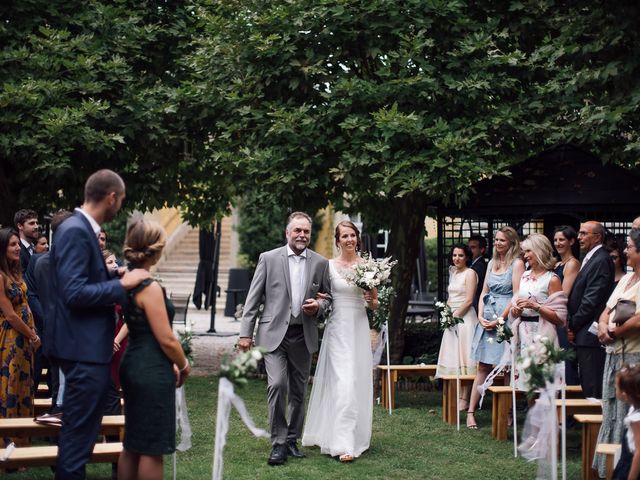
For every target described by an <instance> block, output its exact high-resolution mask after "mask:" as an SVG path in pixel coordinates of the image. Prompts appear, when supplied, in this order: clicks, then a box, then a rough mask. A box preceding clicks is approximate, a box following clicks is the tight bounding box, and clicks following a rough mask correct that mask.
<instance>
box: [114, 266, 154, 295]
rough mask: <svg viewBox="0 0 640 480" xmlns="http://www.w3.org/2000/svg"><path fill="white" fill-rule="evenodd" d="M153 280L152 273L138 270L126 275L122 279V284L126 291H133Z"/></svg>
mask: <svg viewBox="0 0 640 480" xmlns="http://www.w3.org/2000/svg"><path fill="white" fill-rule="evenodd" d="M147 278H151V272H149V271H148V270H145V269H143V268H136V269H134V270H131V271H130V272H127V273H125V274H124V275H123V276H122V278H121V279H120V283H121V284H122V286H123V287H124V289H125V290H131V289H132V288H135V287H137V286H138V285H140V282H142V281H143V280H146V279H147Z"/></svg>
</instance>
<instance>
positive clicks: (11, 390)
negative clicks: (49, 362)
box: [0, 281, 33, 447]
mask: <svg viewBox="0 0 640 480" xmlns="http://www.w3.org/2000/svg"><path fill="white" fill-rule="evenodd" d="M5 293H6V294H7V297H8V298H9V301H10V302H11V304H12V305H13V310H14V312H15V313H16V314H17V315H18V317H20V318H21V319H22V321H23V322H24V323H26V324H27V325H28V326H29V327H31V328H33V316H32V315H31V310H29V305H28V304H27V286H26V284H25V283H24V282H15V281H12V282H11V285H10V286H9V288H8V289H7V290H6V292H5ZM32 361H33V354H32V352H31V348H30V347H29V342H28V341H27V339H26V338H25V337H24V336H23V335H22V334H21V333H19V332H18V331H17V330H16V329H14V328H13V327H12V326H11V324H10V323H9V321H8V320H7V318H6V316H5V314H4V313H3V312H2V311H1V310H0V418H19V417H32V416H33V403H32V401H31V398H32V385H31V382H32V378H33V377H32V376H33V364H32ZM3 441H4V444H5V445H4V446H5V447H6V446H7V445H8V444H9V443H10V442H12V441H13V442H14V443H15V444H16V445H17V446H22V445H24V444H25V439H22V440H19V439H11V438H8V437H5V438H3Z"/></svg>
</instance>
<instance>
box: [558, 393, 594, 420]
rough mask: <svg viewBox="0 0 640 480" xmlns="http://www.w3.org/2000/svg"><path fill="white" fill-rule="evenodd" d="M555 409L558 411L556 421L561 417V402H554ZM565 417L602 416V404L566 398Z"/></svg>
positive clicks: (583, 399)
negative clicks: (581, 415)
mask: <svg viewBox="0 0 640 480" xmlns="http://www.w3.org/2000/svg"><path fill="white" fill-rule="evenodd" d="M556 408H557V409H558V421H560V418H561V417H560V416H561V415H562V400H560V399H557V400H556ZM566 410H567V417H568V416H569V415H579V414H585V415H589V414H595V415H597V414H602V403H600V401H599V400H598V401H595V402H594V401H591V400H587V399H586V398H567V400H566Z"/></svg>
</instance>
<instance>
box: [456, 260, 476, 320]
mask: <svg viewBox="0 0 640 480" xmlns="http://www.w3.org/2000/svg"><path fill="white" fill-rule="evenodd" d="M469 271H470V272H472V274H473V275H472V274H469V273H467V276H466V277H465V279H464V288H465V297H464V302H462V305H460V306H459V307H458V308H456V310H455V312H453V316H454V317H464V316H465V315H466V314H467V312H468V311H469V309H470V308H471V305H473V297H474V296H475V293H476V287H477V286H478V274H477V273H476V272H475V271H474V270H471V269H469Z"/></svg>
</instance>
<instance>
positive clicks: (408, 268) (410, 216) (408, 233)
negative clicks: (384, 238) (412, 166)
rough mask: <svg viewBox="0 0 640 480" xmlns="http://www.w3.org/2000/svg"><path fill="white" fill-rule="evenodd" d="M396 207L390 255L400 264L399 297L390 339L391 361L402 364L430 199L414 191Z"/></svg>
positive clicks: (396, 284)
mask: <svg viewBox="0 0 640 480" xmlns="http://www.w3.org/2000/svg"><path fill="white" fill-rule="evenodd" d="M392 208H393V219H392V221H391V232H390V235H389V248H388V254H389V255H391V256H393V258H394V259H395V260H397V261H398V264H397V265H396V266H395V268H394V270H393V278H392V284H393V288H394V290H395V297H394V299H393V301H392V302H391V308H390V310H391V311H390V321H389V341H390V342H391V352H390V354H391V361H392V362H393V363H400V362H401V360H402V354H403V351H404V325H405V320H406V316H407V307H408V304H409V299H410V298H411V281H412V279H413V273H414V272H415V269H416V259H417V258H418V254H419V252H420V242H421V241H423V235H422V232H423V230H424V219H425V216H426V215H427V201H426V198H425V197H424V196H422V195H420V194H417V193H411V194H409V195H406V196H404V197H402V198H397V199H394V201H393V203H392Z"/></svg>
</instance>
